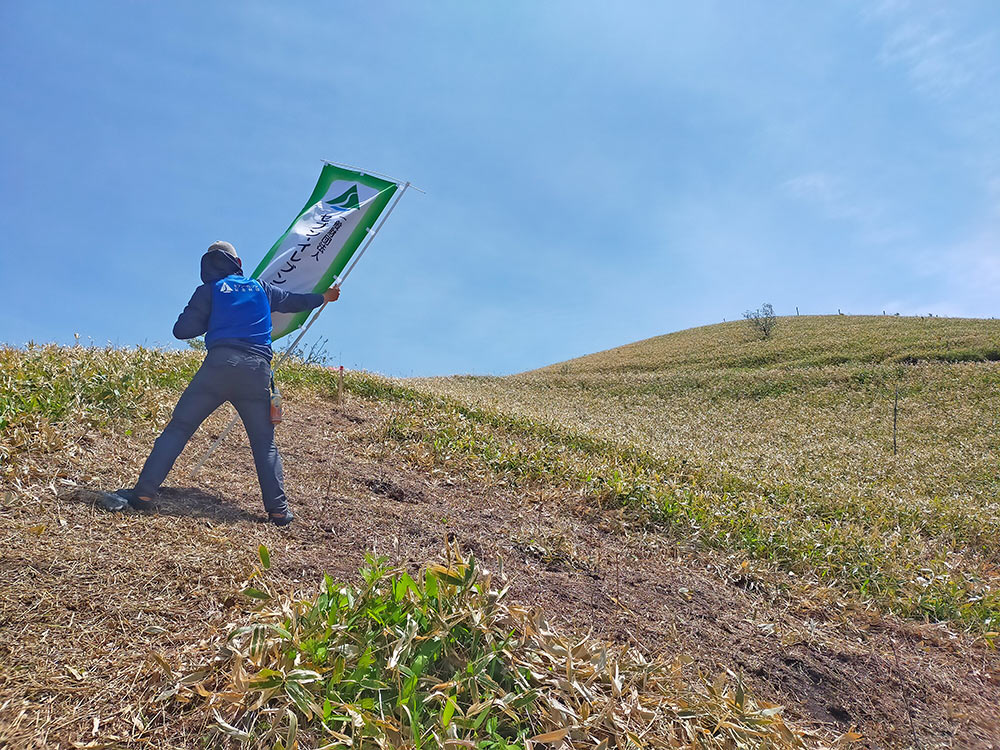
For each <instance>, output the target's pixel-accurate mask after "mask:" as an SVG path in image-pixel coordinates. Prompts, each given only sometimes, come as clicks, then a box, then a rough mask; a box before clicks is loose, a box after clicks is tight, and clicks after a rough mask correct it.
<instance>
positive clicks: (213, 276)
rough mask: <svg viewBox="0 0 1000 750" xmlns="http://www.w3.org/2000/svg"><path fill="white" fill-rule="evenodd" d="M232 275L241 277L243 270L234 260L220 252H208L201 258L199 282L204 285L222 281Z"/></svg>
mask: <svg viewBox="0 0 1000 750" xmlns="http://www.w3.org/2000/svg"><path fill="white" fill-rule="evenodd" d="M234 273H238V274H240V275H241V276H242V275H243V268H242V267H241V266H240V264H239V263H237V262H236V258H234V257H233V256H232V255H229V254H228V253H224V252H222V251H221V250H209V251H208V252H207V253H205V254H204V255H202V256H201V280H202V282H204V283H205V284H210V283H212V282H213V281H218V280H219V279H224V278H225V277H226V276H230V275H232V274H234Z"/></svg>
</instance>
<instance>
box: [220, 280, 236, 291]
mask: <svg viewBox="0 0 1000 750" xmlns="http://www.w3.org/2000/svg"><path fill="white" fill-rule="evenodd" d="M219 291H220V292H225V293H226V294H229V293H230V292H231V291H233V288H232V287H231V286H229V284H227V283H226V282H225V281H223V282H222V286H220V287H219Z"/></svg>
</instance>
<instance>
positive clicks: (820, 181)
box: [781, 172, 912, 245]
mask: <svg viewBox="0 0 1000 750" xmlns="http://www.w3.org/2000/svg"><path fill="white" fill-rule="evenodd" d="M781 189H782V191H783V192H784V193H785V194H786V195H788V196H790V197H792V198H794V199H796V200H799V201H802V202H804V203H807V204H810V205H812V206H814V207H815V208H816V209H817V210H819V211H820V212H821V213H822V214H823V215H824V216H825V217H826V218H827V219H832V220H834V221H844V222H847V223H849V224H852V225H853V226H854V229H855V231H856V232H857V234H858V238H859V239H860V240H861V241H862V242H864V243H865V244H871V245H884V244H889V243H891V242H897V241H899V240H902V239H905V238H906V237H908V236H910V235H911V234H912V231H911V230H910V229H909V228H908V227H907V226H905V225H903V224H901V223H900V222H898V221H895V220H892V219H891V217H889V215H888V211H887V210H886V209H885V208H884V207H883V206H882V205H880V203H879V202H877V201H876V200H873V199H871V198H866V197H862V196H861V195H859V193H858V191H856V190H852V189H851V188H850V186H849V185H848V183H847V181H846V180H845V179H844V178H842V177H839V176H837V175H833V174H830V173H827V172H810V173H807V174H801V175H798V176H796V177H792V178H791V179H789V180H786V181H785V182H783V183H782V184H781Z"/></svg>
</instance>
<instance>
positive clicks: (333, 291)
mask: <svg viewBox="0 0 1000 750" xmlns="http://www.w3.org/2000/svg"><path fill="white" fill-rule="evenodd" d="M339 297H340V287H339V286H331V287H330V288H329V289H327V290H326V291H325V292H323V300H324V301H326V302H336V301H337V299H338V298H339Z"/></svg>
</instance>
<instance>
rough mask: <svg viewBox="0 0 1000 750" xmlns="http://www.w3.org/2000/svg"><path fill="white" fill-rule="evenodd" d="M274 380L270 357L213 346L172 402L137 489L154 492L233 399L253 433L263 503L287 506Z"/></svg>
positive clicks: (150, 494)
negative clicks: (273, 413)
mask: <svg viewBox="0 0 1000 750" xmlns="http://www.w3.org/2000/svg"><path fill="white" fill-rule="evenodd" d="M270 384H271V366H270V364H269V363H268V362H267V361H266V360H264V359H262V358H261V357H257V356H255V355H253V354H247V353H246V352H242V351H240V350H238V349H230V348H226V347H218V348H215V349H212V350H211V351H210V352H209V353H208V356H206V357H205V361H204V362H202V364H201V368H200V369H199V370H198V372H197V373H195V376H194V378H192V380H191V382H190V383H189V384H188V387H187V388H186V389H185V391H184V393H183V394H182V395H181V398H180V400H179V401H178V402H177V406H175V407H174V414H173V416H172V417H171V418H170V424H168V425H167V426H166V428H165V429H164V430H163V433H162V434H161V435H160V437H158V438H157V439H156V443H155V444H154V445H153V452H152V453H150V454H149V458H147V459H146V465H145V466H143V467H142V473H141V474H139V481H138V482H136V485H135V491H136V493H137V494H138V495H140V496H142V497H153V496H154V495H155V494H156V493H157V491H158V490H159V489H160V485H161V484H163V480H164V479H166V478H167V474H168V473H169V472H170V469H171V467H172V466H173V465H174V461H176V460H177V457H178V456H179V455H180V454H181V451H182V450H184V446H185V445H186V444H187V441H188V440H190V439H191V436H192V435H194V433H195V430H197V429H198V427H199V426H200V425H201V423H202V422H204V421H205V419H207V418H208V415H209V414H211V413H212V412H213V411H215V410H216V409H218V408H219V407H220V406H221V405H222V404H223V403H224V402H226V401H229V402H230V403H232V405H233V406H235V407H236V411H237V412H239V415H240V419H242V420H243V426H244V427H246V431H247V436H248V437H249V438H250V449H251V450H252V451H253V460H254V464H255V465H256V467H257V479H258V480H259V481H260V490H261V493H262V494H263V497H264V507H265V508H266V509H267V511H268V512H269V513H280V512H282V511H284V510H285V509H286V508H287V507H288V506H287V504H286V500H285V490H284V486H283V485H284V481H285V477H284V474H283V472H282V468H281V456H279V455H278V446H276V445H275V444H274V425H273V424H271V389H270Z"/></svg>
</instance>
